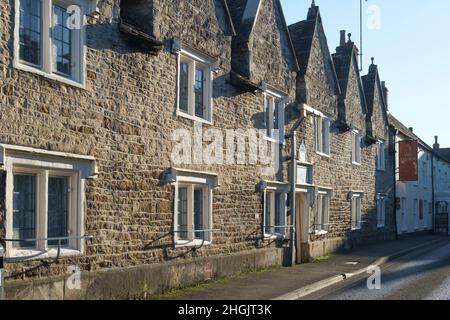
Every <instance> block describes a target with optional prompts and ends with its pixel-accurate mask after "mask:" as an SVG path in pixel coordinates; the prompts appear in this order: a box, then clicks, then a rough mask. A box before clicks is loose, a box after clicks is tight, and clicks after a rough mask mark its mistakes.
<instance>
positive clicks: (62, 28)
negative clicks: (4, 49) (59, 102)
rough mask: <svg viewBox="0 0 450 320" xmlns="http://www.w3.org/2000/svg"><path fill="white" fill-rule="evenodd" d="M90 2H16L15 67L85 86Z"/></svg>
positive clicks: (40, 0) (21, 0) (78, 0)
mask: <svg viewBox="0 0 450 320" xmlns="http://www.w3.org/2000/svg"><path fill="white" fill-rule="evenodd" d="M89 1H91V0H70V1H69V0H15V8H16V11H15V30H14V44H15V45H14V66H15V67H16V68H18V69H21V70H25V71H29V72H33V73H37V74H40V75H42V76H44V77H47V78H51V79H54V80H58V81H62V82H64V83H68V84H70V85H74V86H77V87H84V85H85V69H86V67H85V31H84V27H83V26H84V17H85V13H86V12H88V10H89V8H88V6H89ZM74 6H76V7H77V8H78V9H79V10H78V9H76V10H74V8H75V7H74ZM69 9H70V10H69Z"/></svg>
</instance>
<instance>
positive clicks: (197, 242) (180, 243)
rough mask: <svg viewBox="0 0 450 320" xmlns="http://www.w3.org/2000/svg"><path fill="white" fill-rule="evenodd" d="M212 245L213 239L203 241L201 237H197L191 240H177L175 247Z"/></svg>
mask: <svg viewBox="0 0 450 320" xmlns="http://www.w3.org/2000/svg"><path fill="white" fill-rule="evenodd" d="M201 245H203V246H210V245H211V241H206V240H205V241H203V240H199V239H195V240H193V241H190V240H177V241H175V248H191V247H199V246H201Z"/></svg>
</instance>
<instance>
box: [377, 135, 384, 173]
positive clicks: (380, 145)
mask: <svg viewBox="0 0 450 320" xmlns="http://www.w3.org/2000/svg"><path fill="white" fill-rule="evenodd" d="M377 170H378V171H386V142H385V141H382V140H379V141H378V142H377Z"/></svg>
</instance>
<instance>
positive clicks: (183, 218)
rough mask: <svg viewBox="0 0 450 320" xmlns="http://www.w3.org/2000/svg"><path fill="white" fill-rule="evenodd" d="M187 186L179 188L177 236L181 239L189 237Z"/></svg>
mask: <svg viewBox="0 0 450 320" xmlns="http://www.w3.org/2000/svg"><path fill="white" fill-rule="evenodd" d="M187 193H188V189H187V188H179V189H178V216H177V231H179V233H178V234H177V236H178V237H179V238H181V239H187V237H188V235H187V209H188V202H187Z"/></svg>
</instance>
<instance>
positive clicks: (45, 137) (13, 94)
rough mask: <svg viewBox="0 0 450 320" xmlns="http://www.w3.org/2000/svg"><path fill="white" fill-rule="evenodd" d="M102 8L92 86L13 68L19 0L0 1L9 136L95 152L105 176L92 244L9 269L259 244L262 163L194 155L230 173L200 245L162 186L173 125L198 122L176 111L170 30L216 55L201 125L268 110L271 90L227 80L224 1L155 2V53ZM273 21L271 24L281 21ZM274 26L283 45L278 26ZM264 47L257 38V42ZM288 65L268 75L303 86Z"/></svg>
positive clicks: (93, 38)
mask: <svg viewBox="0 0 450 320" xmlns="http://www.w3.org/2000/svg"><path fill="white" fill-rule="evenodd" d="M99 8H100V10H101V12H102V15H101V16H100V18H99V20H92V19H90V25H89V26H88V27H87V32H86V33H87V56H86V58H87V61H86V63H87V85H86V89H78V88H75V87H71V86H68V85H65V84H62V83H60V82H58V81H52V80H48V79H46V78H44V77H41V76H38V75H35V74H33V73H28V72H23V71H20V70H17V69H14V68H12V59H13V56H12V55H13V21H12V20H11V19H12V18H13V17H14V10H15V8H14V1H13V0H10V1H1V3H0V83H1V85H2V92H1V95H0V106H1V112H0V143H5V144H14V145H22V146H28V147H34V148H40V149H45V150H51V151H64V152H70V153H76V154H80V155H90V156H94V157H95V158H96V160H97V163H98V167H99V176H98V178H97V179H95V180H88V181H87V184H86V201H87V213H86V233H87V234H89V235H92V236H94V239H93V240H92V242H88V243H87V246H86V254H85V255H82V256H80V257H72V258H64V259H62V260H61V262H60V263H59V264H50V265H48V266H46V267H42V265H41V262H40V261H31V262H24V263H8V264H7V266H6V267H7V276H10V277H12V278H11V280H12V279H26V278H32V279H33V278H37V277H40V278H42V277H47V276H58V275H62V274H65V273H66V269H67V265H78V266H80V267H81V271H98V270H104V269H115V268H125V267H130V266H136V265H143V264H153V263H159V262H165V261H173V260H184V259H190V258H192V257H199V256H204V257H207V256H212V255H221V254H231V253H236V252H240V251H245V250H250V249H255V248H256V247H257V243H258V242H259V240H260V239H261V229H262V228H261V226H262V219H263V215H262V212H263V209H262V201H261V199H262V196H261V193H260V192H258V191H257V190H256V185H257V184H258V183H259V182H260V180H261V179H262V178H265V179H267V180H276V177H274V176H273V177H262V176H261V170H260V169H261V166H258V165H251V166H250V165H234V166H228V165H192V166H185V168H188V169H192V170H201V171H207V172H212V173H216V174H218V175H219V180H220V182H221V186H220V188H218V189H217V190H214V196H213V222H212V223H213V227H215V228H218V229H220V231H218V232H217V233H214V236H213V237H214V239H213V244H212V245H211V246H209V247H204V248H202V249H201V250H198V251H196V252H192V251H190V250H189V249H174V248H173V238H172V235H171V234H170V231H171V230H172V228H173V227H172V226H173V218H174V214H173V203H174V195H173V188H172V187H170V186H164V185H161V175H162V173H163V172H164V171H165V170H167V169H168V168H170V167H171V166H172V163H171V152H172V149H173V146H174V144H175V143H174V142H172V133H173V131H174V130H176V129H186V130H188V131H190V132H193V122H192V121H191V120H188V119H185V118H181V117H178V116H176V115H175V105H176V85H177V58H176V55H174V54H172V53H171V52H170V50H169V43H170V39H172V38H174V37H176V38H179V39H181V40H182V42H183V44H185V45H188V46H190V47H193V48H195V49H197V50H199V51H200V52H203V53H205V54H208V55H210V56H213V57H216V58H217V59H218V71H217V74H215V76H214V93H213V96H214V110H213V114H214V115H213V125H212V126H209V125H203V130H207V129H210V128H217V129H221V130H222V129H236V128H242V129H249V128H255V123H254V119H255V117H256V116H257V115H261V113H262V112H263V106H264V104H263V95H262V93H246V92H242V91H240V90H239V89H237V88H235V87H233V86H232V85H231V84H230V66H231V40H232V38H231V36H230V32H229V28H230V26H229V25H228V22H227V20H226V19H225V18H224V17H225V14H224V11H223V7H221V1H213V0H208V1H204V0H201V1H200V0H196V1H191V0H189V1H187V0H177V1H158V3H157V6H155V10H154V11H155V12H154V13H152V14H157V15H158V16H157V19H156V21H158V28H159V29H158V30H159V31H158V32H155V34H159V36H160V40H163V41H165V42H166V46H165V48H164V49H163V50H162V51H161V52H159V53H158V55H157V56H153V55H150V54H149V53H148V52H146V51H145V50H142V49H141V48H136V47H135V46H134V45H133V44H131V43H129V42H127V41H125V38H124V37H123V36H122V35H121V34H120V32H119V29H118V21H119V9H120V6H119V2H118V1H100V4H99ZM264 14H269V13H264ZM268 23H269V25H268V27H269V29H268V30H271V32H274V33H275V32H279V31H277V29H276V28H273V27H272V26H271V25H270V23H272V20H271V21H270V22H268ZM266 33H267V31H266ZM269 33H270V32H269ZM272 37H273V39H275V40H274V41H275V43H273V44H274V45H275V44H276V41H278V39H279V34H278V35H276V34H273V35H272ZM265 46H266V43H255V47H256V48H255V50H260V51H262V49H261V47H265ZM280 47H281V45H279V46H276V50H278V49H279V48H280ZM276 50H275V51H272V52H267V53H265V56H266V57H267V58H270V55H271V54H272V53H273V54H275V53H276ZM276 54H277V55H278V56H279V57H281V56H282V55H281V53H276ZM261 59H263V58H261ZM269 63H270V61H267V62H265V65H266V66H267V65H269ZM279 68H280V69H279V72H277V73H276V76H280V77H283V76H286V77H287V78H286V79H285V78H283V79H275V78H273V77H274V74H272V73H268V74H266V75H263V76H262V79H263V80H265V81H266V82H268V83H274V85H278V84H283V87H282V88H280V89H283V90H285V91H294V92H295V82H294V81H293V79H295V74H294V75H290V72H291V71H290V70H286V69H285V65H281V66H280V67H279ZM290 80H292V82H291V83H289V81H290ZM293 96H294V95H292V97H293ZM1 199H2V198H1V197H0V200H1ZM2 205H3V203H2ZM0 208H1V205H0ZM2 232H3V228H2Z"/></svg>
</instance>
